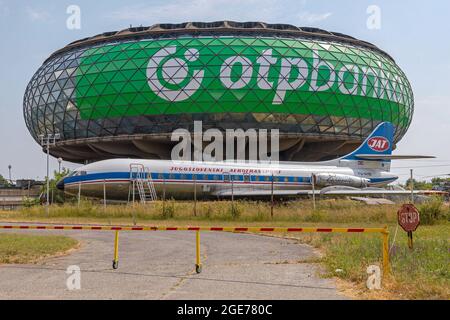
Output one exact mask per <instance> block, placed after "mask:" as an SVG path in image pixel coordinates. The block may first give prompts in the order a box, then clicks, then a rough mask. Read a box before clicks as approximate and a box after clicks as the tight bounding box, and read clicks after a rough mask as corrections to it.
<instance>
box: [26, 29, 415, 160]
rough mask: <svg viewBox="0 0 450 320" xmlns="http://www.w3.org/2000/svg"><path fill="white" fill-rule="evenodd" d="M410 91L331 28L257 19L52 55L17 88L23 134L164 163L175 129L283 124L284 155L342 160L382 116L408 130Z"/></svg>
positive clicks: (394, 69) (140, 34)
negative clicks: (20, 89)
mask: <svg viewBox="0 0 450 320" xmlns="http://www.w3.org/2000/svg"><path fill="white" fill-rule="evenodd" d="M413 109H414V101H413V93H412V90H411V86H410V84H409V82H408V79H407V78H406V76H405V74H404V73H403V72H402V70H401V69H400V68H399V66H398V65H397V64H396V63H395V61H394V59H393V58H392V57H391V56H389V54H387V53H386V52H384V51H383V50H381V49H379V48H378V47H376V46H375V45H373V44H371V43H368V42H365V41H362V40H358V39H355V38H353V37H351V36H348V35H344V34H341V33H338V32H331V31H325V30H321V29H317V28H306V27H295V26H292V25H286V24H268V23H262V22H243V23H240V22H233V21H219V22H212V23H202V22H187V23H181V24H156V25H153V26H150V27H137V28H129V29H125V30H121V31H113V32H105V33H103V34H99V35H96V36H93V37H89V38H85V39H81V40H78V41H75V42H73V43H70V44H69V45H67V46H65V47H64V48H62V49H60V50H58V51H56V52H54V53H53V54H51V55H50V57H49V58H48V59H47V60H46V61H45V62H44V63H43V65H42V66H41V67H40V68H39V69H38V70H37V71H36V73H35V74H34V76H33V77H32V79H31V80H30V82H29V84H28V86H27V88H26V91H25V95H24V100H23V111H24V117H25V121H26V125H27V127H28V130H29V131H30V133H31V135H32V136H33V138H34V139H35V140H36V141H37V142H38V143H41V141H40V138H39V137H40V136H41V135H45V136H46V135H48V134H56V133H57V134H59V137H60V139H59V140H58V141H57V142H56V145H55V146H52V147H51V149H50V153H51V154H52V155H53V156H55V157H62V158H63V159H65V160H68V161H73V162H80V163H81V162H86V161H95V160H101V159H108V158H115V157H137V158H147V159H169V158H170V152H171V149H172V147H173V146H174V145H175V144H176V143H177V142H174V141H171V139H170V137H171V134H172V132H173V131H174V130H176V129H179V128H184V129H188V130H190V131H192V130H193V127H194V121H197V120H198V121H202V125H203V130H207V129H209V128H217V129H219V130H221V131H225V130H226V129H236V128H242V129H243V130H247V129H250V128H253V129H267V130H270V129H278V130H279V135H280V142H279V146H280V154H279V156H280V160H285V161H289V160H292V161H300V160H304V161H316V160H327V159H331V158H335V157H338V156H341V155H343V154H345V153H347V152H349V151H351V150H353V149H354V148H355V147H356V146H357V145H359V144H360V143H361V142H362V141H363V140H364V138H365V137H366V136H367V135H368V134H369V133H370V132H371V131H372V130H373V129H374V128H375V127H376V126H377V124H379V123H380V122H382V121H390V122H392V123H393V125H394V127H395V142H398V141H399V139H401V138H402V136H403V135H404V134H405V132H406V130H407V129H408V126H409V124H410V122H411V117H412V114H413Z"/></svg>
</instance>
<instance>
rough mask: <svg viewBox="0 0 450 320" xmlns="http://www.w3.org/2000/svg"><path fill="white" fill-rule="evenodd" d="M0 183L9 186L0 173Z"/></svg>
mask: <svg viewBox="0 0 450 320" xmlns="http://www.w3.org/2000/svg"><path fill="white" fill-rule="evenodd" d="M0 185H2V186H6V187H9V186H10V185H11V183H10V182H9V181H8V180H6V179H5V178H4V177H3V176H2V175H1V174H0Z"/></svg>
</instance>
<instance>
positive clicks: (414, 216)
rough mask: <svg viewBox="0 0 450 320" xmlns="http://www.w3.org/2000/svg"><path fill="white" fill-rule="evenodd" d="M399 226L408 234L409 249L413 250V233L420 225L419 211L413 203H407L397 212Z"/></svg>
mask: <svg viewBox="0 0 450 320" xmlns="http://www.w3.org/2000/svg"><path fill="white" fill-rule="evenodd" d="M397 219H398V224H399V225H400V226H401V227H402V228H403V230H405V231H406V232H407V233H408V247H409V248H410V249H412V248H413V231H416V229H417V227H418V226H419V223H420V217H419V211H418V210H417V208H416V207H415V206H414V205H413V204H411V203H405V204H404V205H402V207H401V208H400V209H399V210H398V211H397Z"/></svg>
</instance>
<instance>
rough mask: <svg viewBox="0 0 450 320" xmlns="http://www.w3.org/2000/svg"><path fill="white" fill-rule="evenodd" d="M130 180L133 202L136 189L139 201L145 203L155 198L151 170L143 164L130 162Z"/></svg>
mask: <svg viewBox="0 0 450 320" xmlns="http://www.w3.org/2000/svg"><path fill="white" fill-rule="evenodd" d="M130 181H131V182H132V192H133V202H134V199H135V194H136V191H137V194H138V195H139V199H140V200H141V203H144V204H145V203H146V202H151V201H155V200H157V195H156V190H155V185H154V184H153V180H152V175H151V172H150V170H149V169H148V168H145V167H144V165H143V164H140V163H133V164H130Z"/></svg>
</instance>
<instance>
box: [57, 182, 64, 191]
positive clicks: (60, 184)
mask: <svg viewBox="0 0 450 320" xmlns="http://www.w3.org/2000/svg"><path fill="white" fill-rule="evenodd" d="M56 188H58V190H61V191H64V179H61V180H59V181H58V182H57V183H56Z"/></svg>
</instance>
